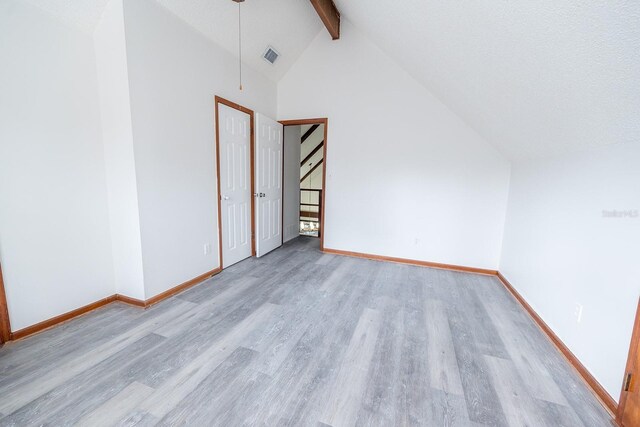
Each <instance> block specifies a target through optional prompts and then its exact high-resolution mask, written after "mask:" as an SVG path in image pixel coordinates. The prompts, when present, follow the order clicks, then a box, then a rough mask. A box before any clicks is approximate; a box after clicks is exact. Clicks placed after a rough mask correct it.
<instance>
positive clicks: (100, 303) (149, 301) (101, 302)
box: [9, 267, 222, 341]
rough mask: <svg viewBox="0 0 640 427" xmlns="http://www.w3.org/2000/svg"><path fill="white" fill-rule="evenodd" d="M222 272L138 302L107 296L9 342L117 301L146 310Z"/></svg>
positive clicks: (14, 335)
mask: <svg viewBox="0 0 640 427" xmlns="http://www.w3.org/2000/svg"><path fill="white" fill-rule="evenodd" d="M221 271H222V268H220V267H218V268H215V269H213V270H211V271H208V272H206V273H204V274H201V275H199V276H197V277H194V278H193V279H191V280H187V281H186V282H184V283H181V284H179V285H178V286H174V287H173V288H171V289H168V290H166V291H164V292H162V293H160V294H158V295H156V296H154V297H151V298H149V299H147V300H144V301H143V300H140V299H136V298H131V297H128V296H126V295H120V294H115V295H111V296H108V297H106V298H103V299H101V300H99V301H96V302H92V303H91V304H87V305H85V306H83V307H80V308H76V309H75V310H71V311H69V312H67V313H64V314H61V315H59V316H55V317H52V318H51V319H47V320H44V321H42V322H40V323H36V324H35V325H31V326H28V327H26V328H23V329H20V330H17V331H15V332H12V333H11V334H10V336H9V340H10V341H15V340H19V339H22V338H26V337H28V336H31V335H34V334H37V333H39V332H42V331H45V330H47V329H50V328H52V327H54V326H57V325H59V324H61V323H64V322H67V321H69V320H72V319H75V318H76V317H79V316H82V315H84V314H87V313H89V312H91V311H93V310H96V309H98V308H100V307H103V306H105V305H108V304H111V303H113V302H116V301H119V302H122V303H125V304H128V305H132V306H134V307H139V308H147V307H150V306H152V305H154V304H157V303H159V302H160V301H162V300H165V299H167V298H169V297H172V296H174V295H175V294H177V293H180V292H182V291H184V290H186V289H188V288H190V287H192V286H195V285H197V284H198V283H200V282H203V281H205V280H206V279H208V278H210V277H213V276H215V275H216V274H218V273H219V272H221Z"/></svg>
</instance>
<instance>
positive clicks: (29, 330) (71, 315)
mask: <svg viewBox="0 0 640 427" xmlns="http://www.w3.org/2000/svg"><path fill="white" fill-rule="evenodd" d="M115 300H116V296H115V295H111V296H108V297H106V298H103V299H101V300H99V301H96V302H92V303H91V304H87V305H85V306H83V307H80V308H76V309H75V310H71V311H68V312H66V313H63V314H60V315H58V316H55V317H52V318H51V319H47V320H44V321H42V322H39V323H36V324H35V325H31V326H27V327H26V328H23V329H19V330H17V331H15V332H12V333H11V341H15V340H19V339H21V338H25V337H28V336H29V335H33V334H37V333H38V332H42V331H45V330H47V329H50V328H52V327H54V326H56V325H59V324H60V323H63V322H66V321H69V320H71V319H75V318H76V317H79V316H82V315H83V314H87V313H89V312H91V311H93V310H95V309H97V308H100V307H103V306H105V305H107V304H111V303H112V302H114V301H115Z"/></svg>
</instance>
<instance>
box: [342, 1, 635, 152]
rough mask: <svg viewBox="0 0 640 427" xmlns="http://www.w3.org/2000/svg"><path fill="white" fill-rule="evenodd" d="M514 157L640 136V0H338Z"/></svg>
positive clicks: (395, 55)
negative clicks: (639, 0)
mask: <svg viewBox="0 0 640 427" xmlns="http://www.w3.org/2000/svg"><path fill="white" fill-rule="evenodd" d="M336 4H337V6H338V9H339V10H340V12H341V13H342V16H343V18H345V17H346V18H347V19H349V20H350V21H351V22H352V23H353V24H354V25H355V26H356V27H357V28H358V29H359V30H360V31H361V32H363V33H364V34H365V35H366V36H368V37H369V39H371V40H372V41H373V42H375V43H376V44H377V45H378V46H379V47H380V48H381V49H382V50H383V51H385V52H386V53H387V54H388V55H389V56H391V57H392V58H393V59H395V60H396V62H398V63H399V64H400V65H401V66H402V67H403V68H404V69H405V70H407V71H408V72H409V73H410V74H411V75H412V76H413V77H414V78H416V79H417V80H418V81H419V82H421V83H422V84H423V85H424V86H426V87H427V88H428V89H429V90H431V91H432V92H433V93H434V95H436V96H437V97H438V98H439V99H440V100H441V101H443V102H444V103H445V104H446V105H447V106H448V107H449V108H450V109H451V110H453V111H454V112H455V113H457V114H458V115H459V116H461V117H462V118H463V119H464V120H465V121H466V122H467V123H468V124H469V125H470V126H471V127H473V128H474V129H475V130H476V131H477V132H478V133H480V134H481V135H482V136H484V137H485V138H486V139H487V140H488V142H490V143H492V144H494V145H495V146H496V147H497V148H498V149H500V150H501V151H502V152H503V153H504V154H505V155H506V156H507V157H509V158H511V159H516V160H517V159H522V158H529V157H538V156H547V155H553V154H558V153H562V152H566V151H573V150H578V149H584V148H588V147H592V146H599V145H604V144H613V143H622V142H638V143H640V2H638V1H637V0H616V1H600V0H562V1H558V0H544V1H531V0H510V1H505V0H499V1H496V0H479V1H450V0H403V1H370V0H336Z"/></svg>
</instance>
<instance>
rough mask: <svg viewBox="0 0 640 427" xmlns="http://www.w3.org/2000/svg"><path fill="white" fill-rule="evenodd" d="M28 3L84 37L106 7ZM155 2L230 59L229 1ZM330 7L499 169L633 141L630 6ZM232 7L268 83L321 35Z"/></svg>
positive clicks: (267, 8)
mask: <svg viewBox="0 0 640 427" xmlns="http://www.w3.org/2000/svg"><path fill="white" fill-rule="evenodd" d="M27 1H28V2H30V3H32V4H35V5H37V6H38V7H40V8H42V9H45V10H47V11H49V12H50V13H53V14H54V15H57V16H59V17H61V18H62V19H63V20H65V21H67V22H70V23H72V24H74V25H76V26H78V27H80V28H82V29H84V30H86V31H88V32H91V31H93V28H95V26H96V24H97V23H98V21H99V19H100V16H101V13H102V10H103V9H104V7H105V5H106V4H107V3H108V0H55V1H54V0H27ZM155 1H157V2H158V3H159V4H161V5H162V6H164V7H165V8H166V9H167V10H169V11H170V12H172V13H174V14H175V15H177V16H178V17H180V18H181V19H182V20H184V21H185V22H186V23H187V24H189V25H191V26H192V27H193V28H195V29H196V30H197V31H199V32H201V33H202V34H204V35H205V36H207V37H208V38H209V39H211V40H213V41H214V42H216V43H218V44H219V45H221V46H222V47H223V48H225V49H227V50H228V51H230V52H232V53H233V54H237V10H238V6H237V5H236V4H235V3H233V2H232V1H230V0H188V1H187V0H155ZM335 2H336V4H337V6H338V9H339V10H340V12H341V14H342V17H343V19H348V20H349V21H351V22H352V23H353V24H354V25H355V26H356V27H357V28H358V29H359V30H360V31H361V32H363V33H364V34H365V35H366V36H368V38H369V39H371V40H372V41H373V42H374V43H376V44H377V45H378V46H379V47H380V48H381V49H382V50H383V51H385V52H386V53H387V54H388V55H389V56H390V57H391V58H393V59H394V60H395V61H396V62H398V63H399V64H400V65H401V66H402V67H403V68H404V69H405V70H407V71H408V72H409V74H411V75H412V76H413V77H414V78H415V79H416V80H417V81H419V82H420V83H422V84H423V85H424V86H425V87H426V88H427V89H429V90H430V91H431V92H433V93H434V95H436V96H437V97H438V98H439V99H440V100H441V101H442V102H443V103H444V104H446V105H447V106H448V107H449V108H450V109H451V110H453V111H454V112H455V113H456V114H458V115H459V116H460V117H461V118H462V119H463V120H465V121H466V122H467V123H468V124H469V125H470V126H471V127H472V128H474V129H475V130H476V131H477V132H478V133H479V134H480V135H482V136H484V137H485V139H487V141H488V142H490V143H492V144H494V145H495V146H496V147H497V148H498V149H499V150H501V151H502V152H503V154H504V155H505V156H507V157H508V158H510V159H514V160H519V159H525V158H531V157H540V156H547V155H553V154H558V153H562V152H567V151H574V150H578V149H584V148H589V147H595V146H600V145H606V144H614V143H623V142H640V136H639V135H640V120H639V119H638V117H640V2H638V1H637V0H616V1H608V2H605V1H600V0H564V1H558V0H553V1H552V0H544V1H530V0H511V1H506V0H499V1H496V0H479V1H449V0H403V1H397V2H390V1H370V0H335ZM241 7H242V14H243V46H244V48H243V61H244V62H245V63H246V64H248V65H249V66H251V67H252V68H254V69H256V70H257V71H259V72H261V73H263V74H264V75H266V76H267V77H269V78H270V79H272V80H274V81H278V80H279V79H280V78H281V77H282V76H283V75H284V74H285V73H286V71H287V70H288V69H289V68H290V67H291V65H292V64H293V63H294V62H295V61H296V60H297V59H298V57H299V56H300V54H301V53H302V52H303V51H304V50H305V48H306V47H307V46H308V45H309V43H310V42H311V40H312V39H313V38H314V37H315V36H316V35H317V34H318V33H319V32H320V31H326V30H324V27H323V26H322V24H321V22H320V20H319V18H318V16H317V15H316V13H315V11H314V10H313V7H312V6H311V4H310V2H309V1H304V0H269V1H259V0H248V1H246V2H245V3H243V4H242V6H241ZM327 37H328V35H327ZM335 43H340V41H339V40H338V41H336V42H335ZM267 45H272V46H273V47H274V48H275V49H276V50H278V51H279V52H280V54H281V57H280V58H279V59H278V61H277V62H276V64H275V65H271V64H269V63H267V62H266V61H264V60H263V59H262V53H263V52H264V50H265V49H266V47H267Z"/></svg>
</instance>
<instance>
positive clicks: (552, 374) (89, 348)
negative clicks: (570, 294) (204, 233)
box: [0, 237, 610, 427]
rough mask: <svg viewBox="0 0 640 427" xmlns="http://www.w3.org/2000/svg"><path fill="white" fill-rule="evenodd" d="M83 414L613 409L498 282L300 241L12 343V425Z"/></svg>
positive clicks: (100, 420) (514, 418) (540, 418)
mask: <svg viewBox="0 0 640 427" xmlns="http://www.w3.org/2000/svg"><path fill="white" fill-rule="evenodd" d="M525 378H526V379H525ZM563 398H564V399H563ZM78 423H81V424H85V425H98V424H104V425H120V426H155V425H176V424H178V425H184V424H187V425H206V426H217V425H219V426H225V427H227V426H231V425H233V426H235V425H247V426H248V425H259V426H325V427H326V426H332V427H337V426H339V425H356V426H388V425H398V426H414V425H416V426H417V425H427V426H475V427H480V426H509V425H534V426H536V427H537V426H554V427H555V426H572V427H573V426H581V425H584V426H589V427H591V426H593V427H600V426H607V427H610V417H609V416H608V414H607V412H606V411H605V410H604V409H603V408H602V406H601V405H600V404H599V403H598V401H597V400H596V398H595V397H594V396H593V394H592V393H591V392H590V391H589V390H588V389H587V388H586V387H585V385H584V383H583V382H582V380H581V379H580V378H579V377H578V376H577V375H576V373H575V372H574V370H573V369H572V368H571V366H569V365H568V364H567V362H566V360H564V358H563V357H562V355H560V354H559V353H558V352H557V350H556V349H555V348H554V347H553V345H552V344H551V343H550V342H549V341H548V339H547V338H546V337H545V336H544V335H543V334H542V333H541V332H540V331H539V329H538V328H537V326H536V325H535V324H534V323H533V322H532V321H531V319H530V318H529V316H528V315H527V313H526V312H524V310H522V308H521V307H520V306H519V305H518V304H517V302H515V301H514V300H513V298H512V297H511V296H510V294H508V292H506V291H505V289H504V287H503V286H502V285H501V284H500V283H499V282H498V281H497V280H496V279H495V278H492V277H488V276H478V275H474V274H468V273H460V272H452V271H445V270H437V269H430V268H423V267H417V266H409V265H402V264H395V263H387V262H381V261H374V260H367V259H358V258H351V257H344V256H338V255H333V254H332V255H327V254H323V253H321V252H320V251H319V250H318V239H315V238H306V237H301V238H298V239H294V240H292V241H290V242H287V243H286V244H285V245H283V246H282V247H281V248H279V249H277V250H275V251H272V252H270V253H269V254H267V255H266V256H264V257H261V258H249V259H247V260H245V261H242V262H240V263H238V264H235V265H233V266H231V267H230V268H227V269H225V270H224V271H222V272H221V273H220V274H218V275H216V276H215V277H213V278H211V279H209V280H207V281H205V282H203V283H202V284H200V285H198V286H194V287H192V288H190V289H188V290H186V291H185V292H183V293H181V294H179V295H176V296H174V297H172V298H169V299H167V300H165V301H163V302H161V303H159V304H157V305H155V306H153V307H151V308H149V309H147V310H139V309H136V308H132V307H128V306H124V305H120V304H113V305H110V306H106V307H104V308H102V309H100V310H97V311H96V312H93V313H89V314H88V315H86V316H83V317H81V318H79V319H76V320H73V321H70V322H68V323H65V324H63V325H61V326H59V327H56V328H52V329H51V330H48V331H45V332H43V333H42V334H38V335H36V336H33V337H30V338H27V339H25V340H21V341H18V342H14V343H9V344H7V345H6V346H4V347H0V427H1V426H5V425H6V426H9V425H12V426H13V425H19V426H22V425H63V426H66V425H75V424H78Z"/></svg>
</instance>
